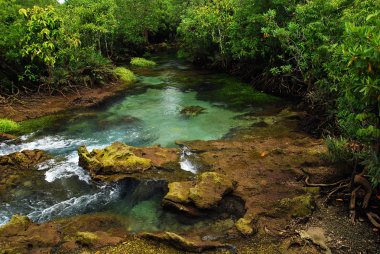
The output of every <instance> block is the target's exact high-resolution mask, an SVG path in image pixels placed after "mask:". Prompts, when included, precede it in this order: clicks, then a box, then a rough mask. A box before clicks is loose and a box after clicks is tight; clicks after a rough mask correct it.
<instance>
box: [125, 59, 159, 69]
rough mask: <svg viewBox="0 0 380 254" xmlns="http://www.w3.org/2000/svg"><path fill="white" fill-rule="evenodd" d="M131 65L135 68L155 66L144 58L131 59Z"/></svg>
mask: <svg viewBox="0 0 380 254" xmlns="http://www.w3.org/2000/svg"><path fill="white" fill-rule="evenodd" d="M131 65H132V66H136V67H152V66H155V65H156V63H155V62H154V61H151V60H147V59H145V58H141V57H133V58H132V59H131Z"/></svg>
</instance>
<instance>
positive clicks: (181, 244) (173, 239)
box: [140, 232, 231, 253]
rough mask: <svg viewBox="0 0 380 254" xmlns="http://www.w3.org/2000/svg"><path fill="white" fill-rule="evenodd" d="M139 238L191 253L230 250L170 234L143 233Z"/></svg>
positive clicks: (200, 240)
mask: <svg viewBox="0 0 380 254" xmlns="http://www.w3.org/2000/svg"><path fill="white" fill-rule="evenodd" d="M140 237H142V238H146V239H151V240H156V241H160V242H164V243H168V244H170V245H172V246H174V247H176V248H178V249H181V250H184V251H191V252H198V253H200V252H203V251H206V250H213V249H218V248H231V246H230V245H228V244H224V243H221V242H218V241H207V240H202V239H201V237H199V236H181V235H178V234H176V233H172V232H162V233H143V234H140Z"/></svg>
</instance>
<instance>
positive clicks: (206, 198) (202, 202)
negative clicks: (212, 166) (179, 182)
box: [189, 172, 234, 209]
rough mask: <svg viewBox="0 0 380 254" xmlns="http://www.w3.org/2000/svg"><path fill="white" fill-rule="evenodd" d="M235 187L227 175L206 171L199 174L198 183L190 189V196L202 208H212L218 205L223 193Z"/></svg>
mask: <svg viewBox="0 0 380 254" xmlns="http://www.w3.org/2000/svg"><path fill="white" fill-rule="evenodd" d="M233 189H234V184H233V182H232V181H231V180H230V179H229V178H228V177H227V176H225V175H222V174H219V173H216V172H206V173H203V174H201V175H200V176H199V178H198V181H197V183H196V184H195V186H194V187H193V188H190V190H189V198H190V199H191V201H192V202H193V203H194V204H195V205H196V207H198V208H201V209H210V208H214V207H216V206H217V205H218V203H219V201H220V200H221V199H222V198H223V195H225V194H227V193H228V192H231V191H232V190H233Z"/></svg>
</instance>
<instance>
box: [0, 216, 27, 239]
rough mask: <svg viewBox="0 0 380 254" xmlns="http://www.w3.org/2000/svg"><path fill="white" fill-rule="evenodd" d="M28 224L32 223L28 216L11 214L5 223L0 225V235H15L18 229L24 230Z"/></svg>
mask: <svg viewBox="0 0 380 254" xmlns="http://www.w3.org/2000/svg"><path fill="white" fill-rule="evenodd" d="M30 224H32V221H31V220H30V219H29V218H28V217H26V216H21V215H17V214H16V215H13V217H12V218H11V220H10V221H9V222H8V223H7V224H5V225H3V226H1V227H0V236H12V235H16V234H17V233H18V232H20V231H25V230H26V229H27V228H28V227H29V226H30Z"/></svg>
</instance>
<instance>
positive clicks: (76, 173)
mask: <svg viewBox="0 0 380 254" xmlns="http://www.w3.org/2000/svg"><path fill="white" fill-rule="evenodd" d="M156 60H157V62H158V65H157V67H155V68H152V69H148V70H143V69H140V70H139V69H137V70H135V72H136V73H137V74H138V77H139V82H138V83H137V84H136V85H135V86H134V87H133V88H131V89H129V90H128V91H126V92H124V93H122V94H121V95H120V96H118V97H117V98H113V99H112V100H109V101H108V102H105V103H103V104H102V105H100V106H97V107H95V108H91V109H86V110H81V111H75V112H69V114H67V115H65V116H64V117H63V118H59V119H57V120H56V121H55V123H54V124H52V126H49V127H46V128H44V129H43V130H39V131H37V132H34V133H32V134H28V135H25V136H23V137H21V141H19V142H3V143H0V155H6V154H9V153H13V152H17V151H22V150H26V149H29V150H30V149H41V150H45V151H47V152H48V153H49V154H51V155H52V159H50V160H48V161H46V162H43V163H41V164H40V165H38V170H39V172H41V173H43V174H41V175H42V177H39V178H38V177H36V179H28V180H27V181H25V182H24V183H23V184H22V185H20V186H18V187H17V188H15V189H12V191H11V193H10V196H11V198H10V199H8V200H7V201H6V202H5V201H2V200H0V225H1V224H4V223H6V222H7V221H9V219H10V218H11V217H12V215H14V214H22V215H27V216H28V217H30V218H31V219H33V220H34V221H36V222H44V221H48V220H52V219H55V218H60V217H66V216H72V215H76V214H85V213H93V212H111V213H116V214H119V215H123V216H125V217H126V218H129V221H133V223H132V225H131V229H132V230H135V231H140V230H168V229H171V230H175V229H176V228H177V227H180V226H181V222H179V221H178V220H177V219H176V215H175V214H171V213H170V212H167V211H165V210H163V209H162V208H161V205H160V200H161V199H162V197H163V195H164V187H165V183H163V182H160V181H153V180H152V181H143V182H137V181H123V182H120V183H115V184H105V183H94V182H92V181H91V179H90V176H89V175H88V174H87V172H86V171H85V170H83V169H82V168H81V167H79V166H78V155H77V152H76V149H77V148H78V146H81V145H86V146H88V148H89V150H92V149H94V148H103V147H105V146H107V145H110V144H111V143H113V142H115V141H121V142H124V143H126V144H129V145H133V146H149V145H154V144H160V145H162V146H166V147H173V146H175V141H176V140H197V139H200V140H212V139H220V138H223V137H224V136H225V135H226V134H228V133H229V131H230V130H231V129H234V128H238V127H247V126H249V125H251V124H252V121H248V120H245V119H243V118H239V117H238V116H239V115H242V114H244V113H247V112H252V111H253V112H256V111H260V110H262V108H260V107H257V108H255V107H250V106H247V105H237V104H233V103H231V104H229V103H228V102H226V100H223V99H221V97H220V94H221V92H222V91H223V88H224V87H225V86H226V85H228V82H229V81H228V82H227V81H225V76H224V75H222V74H215V73H208V72H204V71H199V70H194V69H193V68H192V67H191V66H190V65H188V64H186V63H183V62H181V61H179V60H176V59H173V58H170V57H162V56H161V57H158V58H156ZM229 80H231V78H229ZM234 82H237V81H234ZM227 92H228V90H227ZM232 96H239V95H232ZM237 99H238V98H237ZM227 101H230V102H234V100H233V99H232V100H231V98H230V100H227ZM189 106H200V107H202V108H203V109H204V110H203V111H202V113H201V114H199V115H197V116H190V117H189V116H184V115H183V114H181V110H182V109H184V108H186V107H189ZM239 106H240V107H239ZM243 108H244V110H242V109H243ZM193 156H194V155H193V154H192V153H191V152H190V150H189V149H188V148H187V147H183V148H182V155H181V161H180V165H181V168H182V169H183V170H187V171H190V172H193V173H196V172H197V167H196V165H194V164H193V163H192V161H191V158H192V157H193Z"/></svg>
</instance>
